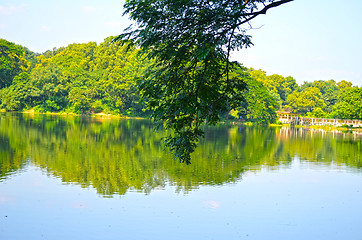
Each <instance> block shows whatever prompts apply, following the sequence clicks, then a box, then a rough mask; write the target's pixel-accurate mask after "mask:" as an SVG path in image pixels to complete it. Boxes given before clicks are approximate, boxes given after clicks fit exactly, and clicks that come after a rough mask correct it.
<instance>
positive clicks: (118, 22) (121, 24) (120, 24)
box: [107, 21, 124, 28]
mask: <svg viewBox="0 0 362 240" xmlns="http://www.w3.org/2000/svg"><path fill="white" fill-rule="evenodd" d="M107 26H109V27H117V28H119V27H123V26H124V23H122V22H121V21H111V22H107Z"/></svg>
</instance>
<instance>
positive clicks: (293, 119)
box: [277, 112, 362, 127]
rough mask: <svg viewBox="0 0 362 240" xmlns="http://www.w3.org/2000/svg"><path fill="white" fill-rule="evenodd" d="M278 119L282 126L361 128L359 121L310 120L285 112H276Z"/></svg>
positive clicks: (361, 123) (361, 122)
mask: <svg viewBox="0 0 362 240" xmlns="http://www.w3.org/2000/svg"><path fill="white" fill-rule="evenodd" d="M277 114H278V119H279V121H280V122H282V123H284V124H291V125H303V126H312V125H314V126H315V125H317V126H318V125H319V126H327V125H329V126H335V127H341V126H346V125H349V126H351V125H352V126H353V127H362V121H361V120H349V119H329V118H310V117H301V116H300V115H299V114H295V113H287V112H277Z"/></svg>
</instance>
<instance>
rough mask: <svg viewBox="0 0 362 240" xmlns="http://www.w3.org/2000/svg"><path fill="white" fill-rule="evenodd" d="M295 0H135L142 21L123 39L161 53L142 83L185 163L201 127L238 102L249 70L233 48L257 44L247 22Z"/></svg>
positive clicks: (130, 10) (128, 7) (131, 9)
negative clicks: (238, 71) (240, 63)
mask: <svg viewBox="0 0 362 240" xmlns="http://www.w3.org/2000/svg"><path fill="white" fill-rule="evenodd" d="M291 1H293V0H280V1H274V0H246V1H240V0H231V1H230V0H222V1H220V0H218V1H214V0H211V1H203V0H186V1H185V0H175V1H168V0H143V1H140V0H128V1H126V4H125V5H124V8H125V13H127V14H129V15H130V18H131V19H132V20H134V21H135V22H136V27H135V28H131V29H130V30H129V32H127V33H125V34H122V35H120V36H119V37H118V38H117V39H118V40H119V39H131V40H133V41H134V42H135V43H136V44H138V45H139V46H140V47H141V48H142V49H144V50H145V51H147V52H148V53H149V56H150V57H151V58H155V59H156V64H155V66H154V67H153V68H152V69H153V71H151V72H150V73H149V75H148V78H146V79H143V80H142V81H141V82H140V84H139V86H140V90H141V94H142V96H143V98H144V100H145V101H146V102H147V104H148V108H149V109H150V110H151V111H152V112H153V113H152V115H151V117H152V118H153V119H154V120H155V121H156V122H158V123H159V124H163V125H164V126H165V127H166V128H170V129H172V130H173V131H174V134H173V135H171V136H170V137H169V138H167V139H166V144H167V145H168V146H169V147H170V149H171V150H172V151H173V152H174V154H175V156H176V157H178V158H179V159H180V161H183V162H186V163H190V153H191V152H193V151H194V149H195V147H196V146H197V143H198V140H199V137H200V136H202V135H203V132H202V131H201V130H200V125H202V124H203V123H205V122H206V123H207V124H215V123H217V122H218V121H219V120H220V116H221V115H223V114H226V113H227V112H229V111H230V110H231V109H234V108H236V107H238V106H239V104H240V102H241V101H242V99H243V96H242V92H243V90H244V89H245V86H246V85H245V83H244V79H245V77H247V76H246V74H244V75H233V76H231V72H232V71H235V69H237V68H238V64H237V63H235V62H231V61H230V60H229V57H230V53H231V52H232V51H233V50H238V49H241V48H244V47H249V46H251V45H252V43H251V37H250V36H249V35H247V34H246V29H245V28H244V27H243V24H245V23H248V22H249V21H250V20H251V19H253V18H255V17H257V16H258V15H260V14H265V13H266V11H267V10H268V9H270V8H273V7H276V6H279V5H281V4H284V3H287V2H291Z"/></svg>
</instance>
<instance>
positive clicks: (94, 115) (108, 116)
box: [0, 109, 362, 133]
mask: <svg viewBox="0 0 362 240" xmlns="http://www.w3.org/2000/svg"><path fill="white" fill-rule="evenodd" d="M0 113H8V112H7V111H6V110H4V109H0ZM15 113H23V114H29V115H34V114H38V115H51V116H72V117H90V118H98V119H138V120H146V119H147V118H146V117H131V116H124V115H123V116H120V115H113V114H106V113H103V112H101V113H88V114H77V113H70V112H69V113H67V112H60V113H55V112H46V113H42V112H35V111H34V110H26V111H22V112H15ZM218 124H232V125H244V126H258V125H259V126H268V127H291V126H290V124H285V123H282V124H277V123H269V124H267V125H261V124H258V123H255V122H246V121H242V122H241V121H238V120H236V121H234V120H227V121H225V120H223V121H220V122H219V123H218ZM294 128H304V129H314V130H324V131H328V132H333V131H341V132H358V133H362V128H361V127H335V126H332V125H310V126H303V125H295V126H294Z"/></svg>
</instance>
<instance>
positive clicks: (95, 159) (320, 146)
mask: <svg viewBox="0 0 362 240" xmlns="http://www.w3.org/2000/svg"><path fill="white" fill-rule="evenodd" d="M205 131H206V134H205V138H204V139H203V140H202V141H201V144H200V147H199V148H198V149H196V151H195V153H194V154H193V156H192V164H191V165H185V164H181V163H179V162H178V161H176V160H174V159H173V158H172V156H171V154H169V153H167V151H164V147H163V145H162V143H161V138H162V136H164V135H165V136H166V134H165V132H163V131H162V130H160V131H158V132H154V130H153V126H152V123H151V122H150V121H147V120H115V119H113V120H112V119H97V118H93V117H69V116H67V117H62V116H48V115H29V114H9V113H7V114H1V115H0V181H4V180H5V179H6V178H7V176H9V175H11V174H12V173H13V172H15V171H21V170H22V169H23V167H24V166H25V165H26V162H27V161H31V162H32V163H33V164H35V165H36V166H38V167H40V168H42V169H45V170H46V171H47V172H48V173H50V174H53V175H55V176H57V177H59V178H61V179H62V181H63V182H66V183H76V184H80V185H81V186H83V187H94V188H95V189H96V190H97V192H98V193H99V194H101V195H106V196H111V195H113V194H121V195H122V194H125V193H126V192H127V191H129V190H135V191H140V192H144V193H150V192H151V191H152V189H155V188H162V187H164V186H166V184H170V185H174V186H176V187H177V191H184V192H187V191H189V190H191V189H194V188H198V186H200V185H221V184H225V183H230V182H235V181H238V180H240V179H241V178H242V176H243V173H245V172H247V171H259V170H260V169H262V168H264V169H265V168H267V169H271V170H272V169H278V168H281V167H288V166H289V165H290V164H291V163H292V161H293V159H294V158H295V157H298V158H299V159H301V160H302V161H308V162H311V163H314V164H324V165H327V166H329V165H336V166H346V167H349V168H350V169H354V170H355V171H361V162H360V159H362V153H361V152H362V150H361V149H362V146H361V145H362V143H361V142H362V141H361V139H362V137H361V136H360V135H356V134H350V133H326V132H322V131H315V130H306V129H290V128H263V127H245V126H233V125H218V126H215V127H208V128H207V129H205Z"/></svg>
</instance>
